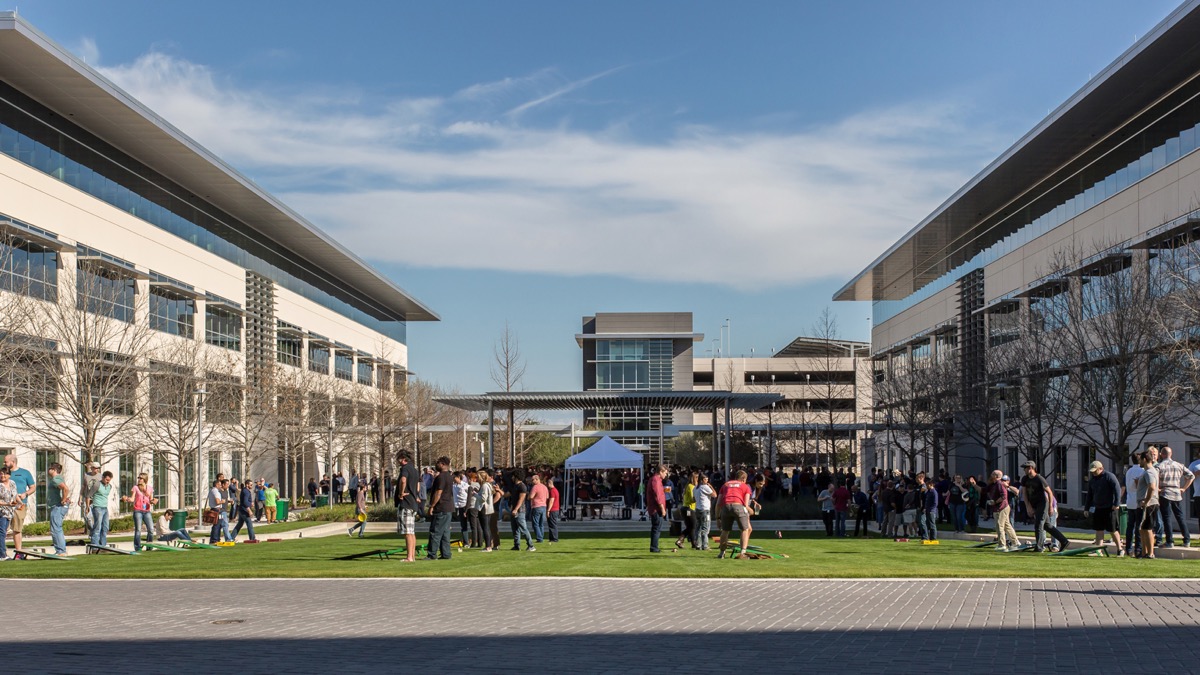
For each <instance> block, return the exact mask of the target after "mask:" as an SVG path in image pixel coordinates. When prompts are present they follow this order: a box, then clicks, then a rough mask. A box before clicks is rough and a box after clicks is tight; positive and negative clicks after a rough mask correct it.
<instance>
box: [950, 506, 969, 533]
mask: <svg viewBox="0 0 1200 675" xmlns="http://www.w3.org/2000/svg"><path fill="white" fill-rule="evenodd" d="M950 511H951V512H952V514H953V515H954V531H955V532H962V531H964V530H966V529H967V505H966V504H952V505H951V506H950Z"/></svg>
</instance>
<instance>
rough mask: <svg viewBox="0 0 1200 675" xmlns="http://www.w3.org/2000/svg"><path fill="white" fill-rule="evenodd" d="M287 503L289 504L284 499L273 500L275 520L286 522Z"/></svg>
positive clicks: (288, 502)
mask: <svg viewBox="0 0 1200 675" xmlns="http://www.w3.org/2000/svg"><path fill="white" fill-rule="evenodd" d="M289 504H291V502H290V501H288V500H286V499H276V500H275V520H278V521H279V522H287V516H288V505H289Z"/></svg>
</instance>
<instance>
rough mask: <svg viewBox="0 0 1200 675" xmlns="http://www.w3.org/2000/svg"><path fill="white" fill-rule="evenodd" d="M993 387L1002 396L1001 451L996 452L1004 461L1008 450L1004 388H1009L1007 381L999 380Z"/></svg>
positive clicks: (997, 457) (999, 459)
mask: <svg viewBox="0 0 1200 675" xmlns="http://www.w3.org/2000/svg"><path fill="white" fill-rule="evenodd" d="M992 388H993V389H995V390H996V391H997V392H999V396H1000V451H999V452H997V453H996V459H997V461H1001V462H1002V461H1003V460H1002V459H1001V457H1002V456H1003V455H1004V453H1005V452H1006V451H1007V447H1006V446H1007V445H1008V444H1007V443H1006V442H1005V439H1004V412H1005V411H1004V408H1005V401H1004V390H1005V389H1008V384H1007V383H1005V382H997V383H996V384H995V385H994V386H993V387H992Z"/></svg>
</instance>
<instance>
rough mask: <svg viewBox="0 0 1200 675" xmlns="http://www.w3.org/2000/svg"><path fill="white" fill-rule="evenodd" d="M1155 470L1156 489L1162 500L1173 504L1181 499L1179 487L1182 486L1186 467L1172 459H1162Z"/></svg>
mask: <svg viewBox="0 0 1200 675" xmlns="http://www.w3.org/2000/svg"><path fill="white" fill-rule="evenodd" d="M1155 468H1156V469H1158V489H1159V490H1160V491H1161V492H1162V498H1163V499H1168V500H1170V501H1173V502H1177V501H1179V500H1181V499H1183V494H1182V493H1181V492H1180V490H1179V486H1180V485H1182V484H1183V472H1185V471H1187V467H1186V466H1184V465H1182V464H1180V463H1179V462H1176V461H1175V460H1173V459H1164V460H1163V461H1161V462H1159V463H1158V464H1156V465H1155Z"/></svg>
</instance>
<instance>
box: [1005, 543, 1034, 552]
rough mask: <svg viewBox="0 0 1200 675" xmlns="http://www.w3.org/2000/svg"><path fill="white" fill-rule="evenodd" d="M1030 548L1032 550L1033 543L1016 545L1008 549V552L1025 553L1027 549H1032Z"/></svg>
mask: <svg viewBox="0 0 1200 675" xmlns="http://www.w3.org/2000/svg"><path fill="white" fill-rule="evenodd" d="M1032 550H1033V544H1021V545H1020V546H1018V547H1016V548H1010V549H1008V552H1009V553H1025V552H1027V551H1032Z"/></svg>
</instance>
